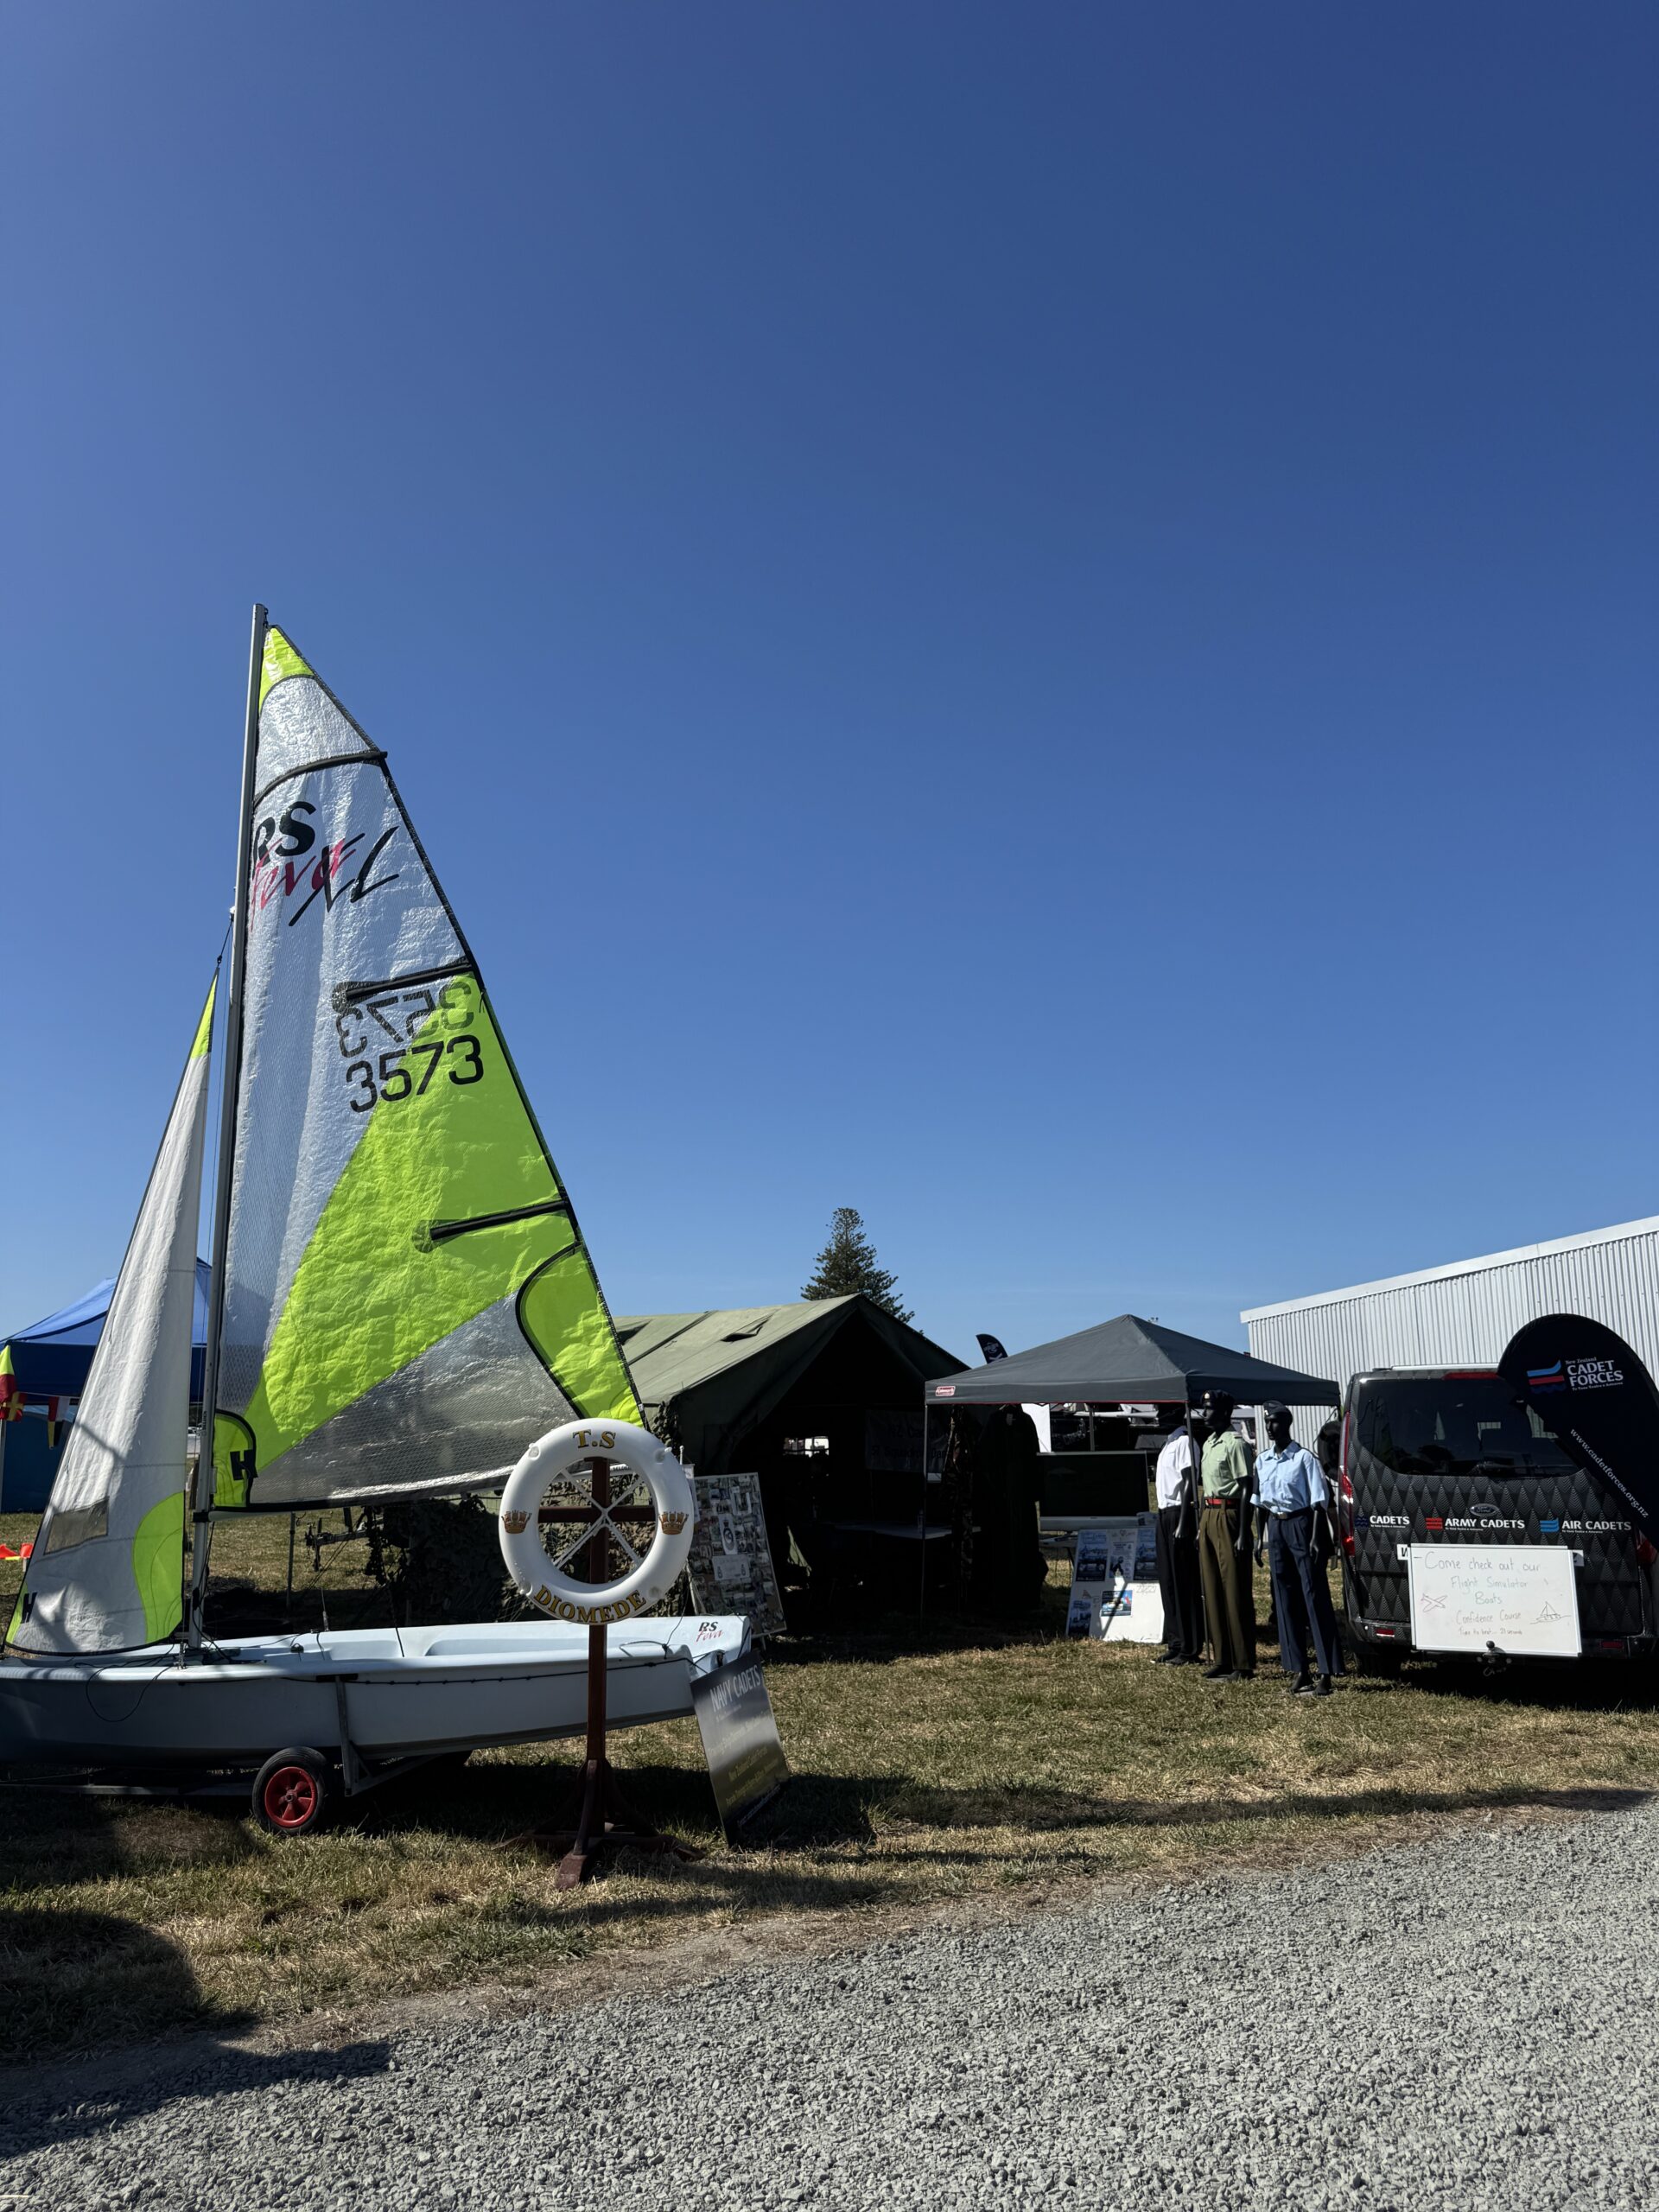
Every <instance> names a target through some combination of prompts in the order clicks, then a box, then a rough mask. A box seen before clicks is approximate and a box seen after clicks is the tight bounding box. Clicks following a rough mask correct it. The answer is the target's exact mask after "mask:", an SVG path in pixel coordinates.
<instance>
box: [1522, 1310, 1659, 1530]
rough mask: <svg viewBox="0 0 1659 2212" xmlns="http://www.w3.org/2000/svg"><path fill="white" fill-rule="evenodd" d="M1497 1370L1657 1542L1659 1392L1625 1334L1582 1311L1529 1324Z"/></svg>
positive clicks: (1556, 1438) (1555, 1436) (1524, 1404)
mask: <svg viewBox="0 0 1659 2212" xmlns="http://www.w3.org/2000/svg"><path fill="white" fill-rule="evenodd" d="M1497 1366H1498V1372H1499V1373H1500V1374H1501V1375H1502V1376H1503V1380H1504V1381H1505V1382H1506V1383H1508V1384H1509V1385H1510V1388H1511V1389H1513V1390H1514V1392H1515V1395H1516V1401H1517V1402H1518V1403H1520V1404H1522V1405H1523V1406H1526V1407H1528V1408H1529V1409H1530V1410H1531V1411H1532V1412H1533V1413H1535V1414H1536V1415H1537V1416H1538V1418H1539V1420H1540V1421H1542V1423H1543V1425H1544V1427H1546V1428H1547V1429H1548V1431H1549V1433H1550V1434H1551V1435H1552V1436H1553V1437H1554V1439H1555V1440H1556V1442H1557V1443H1558V1444H1560V1446H1562V1447H1563V1448H1564V1449H1565V1450H1566V1451H1567V1452H1570V1453H1571V1454H1572V1456H1573V1459H1576V1460H1577V1461H1578V1463H1579V1465H1580V1466H1581V1467H1582V1468H1583V1469H1584V1471H1585V1472H1586V1474H1587V1475H1589V1476H1591V1477H1592V1478H1593V1479H1594V1480H1595V1481H1597V1482H1599V1483H1601V1484H1604V1485H1605V1487H1606V1488H1607V1489H1608V1490H1611V1491H1614V1492H1615V1493H1616V1494H1617V1495H1618V1497H1619V1499H1620V1500H1621V1502H1622V1503H1624V1505H1625V1506H1627V1507H1628V1508H1629V1510H1630V1518H1631V1520H1632V1521H1633V1522H1635V1524H1636V1526H1637V1528H1638V1529H1641V1531H1642V1533H1643V1535H1645V1536H1646V1537H1647V1538H1648V1540H1649V1542H1650V1543H1654V1544H1659V1390H1656V1389H1654V1387H1653V1377H1652V1376H1650V1375H1649V1373H1648V1370H1647V1369H1646V1368H1645V1367H1643V1364H1642V1362H1641V1361H1640V1359H1639V1358H1637V1355H1636V1354H1635V1352H1633V1351H1631V1350H1630V1346H1629V1344H1626V1343H1625V1341H1624V1338H1623V1337H1617V1336H1615V1335H1614V1334H1613V1332H1612V1331H1611V1329H1609V1328H1605V1327H1604V1326H1603V1325H1602V1324H1601V1323H1600V1322H1599V1321H1591V1320H1588V1319H1586V1317H1585V1316H1584V1315H1583V1314H1582V1313H1550V1314H1547V1315H1546V1316H1545V1317H1544V1319H1542V1320H1541V1321H1529V1322H1528V1323H1527V1325H1526V1326H1525V1328H1523V1329H1521V1330H1518V1331H1517V1332H1516V1334H1515V1336H1513V1337H1512V1338H1510V1346H1509V1349H1508V1351H1506V1352H1505V1353H1504V1355H1503V1358H1502V1359H1500V1360H1499V1362H1498V1363H1497Z"/></svg>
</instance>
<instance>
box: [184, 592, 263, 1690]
mask: <svg viewBox="0 0 1659 2212" xmlns="http://www.w3.org/2000/svg"><path fill="white" fill-rule="evenodd" d="M269 627H270V616H269V615H268V614H267V613H266V611H265V609H264V607H255V608H254V610H253V626H252V629H251V633H250V636H249V639H248V703H247V716H246V719H245V722H244V724H243V729H242V798H241V805H240V810H239V811H238V815H237V822H236V894H235V903H234V904H233V905H232V908H231V972H230V978H229V984H228V988H227V989H226V997H225V1027H224V1031H223V1034H222V1043H223V1051H224V1055H225V1066H224V1071H223V1076H222V1078H221V1082H220V1087H219V1155H218V1158H217V1160H216V1161H215V1163H214V1177H213V1272H212V1274H211V1275H210V1276H209V1278H208V1283H207V1347H206V1351H205V1353H204V1356H203V1359H202V1365H201V1428H200V1437H201V1446H200V1451H199V1452H197V1454H196V1483H195V1496H194V1499H193V1501H192V1510H191V1515H190V1592H189V1599H188V1603H187V1605H186V1606H185V1609H184V1629H185V1639H186V1643H187V1645H188V1649H190V1650H192V1651H197V1652H199V1651H200V1649H201V1616H202V1608H203V1601H204V1599H205V1598H206V1595H207V1553H208V1548H209V1546H210V1545H211V1543H212V1541H213V1489H214V1481H215V1474H216V1468H215V1460H214V1452H213V1432H214V1429H215V1427H216V1426H217V1424H216V1422H215V1421H214V1413H215V1410H216V1408H217V1406H218V1402H219V1332H220V1330H221V1329H222V1327H223V1325H224V1321H225V1258H226V1247H227V1245H228V1244H229V1242H230V1233H231V1173H232V1168H233V1166H235V1154H236V1099H237V1090H238V1083H239V1080H240V1077H241V1073H242V986H243V978H244V976H245V971H246V969H247V963H248V879H249V877H250V875H251V873H252V858H253V852H252V838H251V834H250V833H251V827H252V816H253V792H254V778H255V773H256V770H257V760H258V753H259V678H260V674H261V671H262V669H263V667H264V658H265V632H266V630H267V629H268V628H269Z"/></svg>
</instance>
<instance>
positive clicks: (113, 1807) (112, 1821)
mask: <svg viewBox="0 0 1659 2212" xmlns="http://www.w3.org/2000/svg"><path fill="white" fill-rule="evenodd" d="M226 1809H227V1808H226V1807H224V1806H221V1805H219V1804H214V1805H213V1806H212V1807H211V1808H196V1807H192V1806H187V1805H185V1804H183V1803H180V1802H175V1801H171V1800H166V1799H150V1800H146V1799H134V1798H126V1797H119V1796H100V1795H96V1794H91V1793H82V1792H79V1791H73V1790H63V1789H51V1788H48V1787H42V1786H41V1785H40V1784H38V1783H15V1784H12V1785H10V1786H9V1787H7V1788H6V1789H3V1790H0V1869H3V1874H0V1895H3V1893H4V1892H7V1891H9V1892H10V1894H11V1895H12V1896H13V1897H16V1896H17V1895H18V1893H19V1892H22V1893H24V1894H27V1893H29V1892H30V1891H37V1890H60V1889H67V1888H73V1887H74V1886H76V1885H79V1884H81V1883H86V1882H102V1881H107V1880H109V1879H111V1878H113V1877H118V1876H120V1875H123V1874H130V1873H137V1872H141V1871H143V1870H144V1869H146V1868H149V1867H150V1866H154V1864H155V1862H156V1859H157V1857H158V1856H161V1857H163V1858H165V1859H169V1860H170V1861H172V1862H173V1863H174V1864H175V1865H179V1866H226V1867H228V1866H234V1865H235V1864H236V1863H237V1862H238V1860H240V1859H247V1858H249V1857H251V1855H252V1854H253V1853H254V1852H255V1851H256V1850H257V1848H258V1846H257V1843H256V1840H255V1838H254V1835H253V1832H252V1830H251V1828H250V1827H249V1826H248V1824H247V1822H246V1821H244V1820H226V1818H225V1817H224V1812H225V1810H226ZM229 1809H232V1810H234V1811H236V1812H238V1813H240V1812H245V1810H246V1801H245V1800H238V1801H237V1802H235V1804H234V1805H233V1806H232V1807H231V1808H229ZM0 1970H3V1961H0Z"/></svg>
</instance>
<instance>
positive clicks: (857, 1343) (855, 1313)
mask: <svg viewBox="0 0 1659 2212" xmlns="http://www.w3.org/2000/svg"><path fill="white" fill-rule="evenodd" d="M616 1331H617V1334H618V1336H619V1337H620V1338H621V1340H622V1348H623V1350H624V1351H625V1352H626V1355H627V1361H628V1365H629V1367H630V1369H631V1370H632V1375H633V1383H634V1389H635V1390H636V1391H637V1393H638V1394H639V1402H640V1403H641V1404H642V1405H643V1406H644V1408H645V1417H646V1419H647V1420H648V1421H652V1423H653V1424H657V1423H658V1422H660V1421H662V1419H663V1418H664V1416H666V1417H667V1420H668V1421H669V1422H670V1423H671V1426H672V1429H673V1432H674V1434H675V1438H676V1440H677V1443H678V1445H679V1447H680V1449H681V1451H682V1452H683V1453H684V1455H685V1457H686V1458H687V1459H689V1460H690V1461H691V1462H692V1463H693V1465H695V1466H696V1471H697V1472H698V1473H699V1474H706V1475H717V1474H725V1473H728V1472H729V1471H733V1470H734V1469H738V1470H742V1471H750V1470H752V1469H753V1467H754V1466H755V1465H756V1461H755V1457H754V1452H755V1448H756V1447H757V1446H760V1445H762V1444H764V1443H765V1442H766V1440H767V1439H768V1437H769V1436H770V1435H773V1434H775V1435H790V1436H795V1437H801V1436H810V1435H814V1434H823V1433H825V1431H824V1430H823V1427H821V1426H820V1425H818V1417H819V1416H826V1417H827V1416H829V1415H835V1416H836V1417H838V1419H839V1420H840V1421H845V1420H846V1419H847V1418H848V1417H849V1416H854V1415H857V1416H862V1415H865V1414H869V1413H872V1412H874V1413H883V1414H885V1413H905V1414H912V1413H913V1412H914V1411H915V1409H916V1407H917V1405H918V1402H919V1401H920V1398H921V1386H922V1385H923V1384H925V1383H931V1381H932V1380H933V1378H934V1377H935V1376H940V1375H949V1374H950V1373H952V1372H953V1371H954V1370H956V1369H957V1366H958V1365H959V1362H958V1361H957V1360H956V1359H955V1358H953V1357H952V1356H951V1354H950V1353H949V1352H948V1351H945V1350H944V1347H943V1345H940V1344H934V1343H933V1342H932V1341H931V1338H927V1337H925V1336H924V1335H923V1334H922V1332H921V1331H920V1330H919V1329H912V1328H911V1327H910V1326H909V1325H908V1324H907V1323H906V1322H904V1321H895V1320H894V1319H893V1316H892V1315H891V1314H890V1313H883V1311H882V1310H881V1308H880V1306H877V1305H875V1304H874V1302H873V1301H872V1300H870V1299H868V1298H866V1297H865V1296H864V1294H862V1292H860V1291H855V1292H853V1293H852V1294H849V1296H847V1297H845V1298H823V1299H816V1300H800V1301H798V1303H796V1304H794V1305H790V1306H728V1307H726V1308H724V1309H723V1310H721V1311H720V1312H715V1313H643V1314H632V1315H622V1316H620V1317H619V1318H618V1320H617V1324H616ZM809 1414H810V1415H811V1416H812V1417H813V1418H812V1419H811V1420H809V1419H808V1418H807V1417H808V1415H809ZM791 1423H793V1424H794V1426H793V1427H791ZM919 1448H920V1436H919V1430H918V1452H919ZM849 1456H850V1455H849ZM920 1464H921V1463H920V1460H919V1459H918V1461H917V1471H918V1473H919V1471H920Z"/></svg>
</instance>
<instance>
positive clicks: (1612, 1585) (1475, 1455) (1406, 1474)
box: [1348, 1370, 1653, 1648]
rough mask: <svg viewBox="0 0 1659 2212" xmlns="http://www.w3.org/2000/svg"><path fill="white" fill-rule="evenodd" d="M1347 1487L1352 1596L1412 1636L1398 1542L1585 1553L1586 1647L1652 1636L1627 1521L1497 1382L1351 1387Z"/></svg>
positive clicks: (1376, 1380) (1466, 1378) (1581, 1579)
mask: <svg viewBox="0 0 1659 2212" xmlns="http://www.w3.org/2000/svg"><path fill="white" fill-rule="evenodd" d="M1352 1422H1353V1427H1352V1432H1351V1452H1350V1465H1349V1468H1348V1477H1349V1480H1350V1482H1351V1484H1352V1487H1353V1504H1352V1508H1351V1514H1352V1534H1353V1540H1354V1545H1353V1552H1352V1555H1351V1562H1350V1563H1351V1571H1352V1574H1353V1577H1354V1580H1355V1582H1356V1584H1357V1590H1356V1596H1357V1599H1358V1600H1359V1603H1360V1609H1361V1611H1362V1612H1363V1616H1364V1618H1366V1619H1367V1620H1372V1621H1379V1622H1383V1623H1385V1624H1392V1625H1397V1626H1398V1627H1399V1628H1400V1629H1401V1630H1402V1632H1408V1630H1409V1624H1410V1618H1411V1606H1410V1599H1409V1593H1408V1585H1407V1578H1406V1567H1405V1561H1404V1560H1403V1559H1402V1558H1401V1557H1400V1555H1399V1554H1400V1548H1401V1547H1402V1545H1405V1544H1413V1543H1415V1544H1425V1543H1429V1544H1432V1543H1452V1544H1455V1543H1463V1544H1490V1543H1510V1544H1560V1545H1565V1546H1567V1548H1570V1549H1571V1550H1573V1551H1574V1552H1575V1553H1577V1554H1580V1561H1581V1564H1580V1567H1579V1573H1578V1591H1579V1623H1580V1630H1581V1631H1582V1633H1583V1637H1584V1641H1585V1644H1586V1648H1593V1646H1594V1645H1595V1644H1596V1643H1602V1644H1604V1645H1605V1644H1607V1643H1611V1642H1612V1641H1614V1640H1616V1639H1617V1640H1619V1641H1622V1640H1624V1639H1625V1638H1628V1637H1641V1636H1645V1635H1648V1634H1650V1633H1651V1631H1652V1626H1653V1619H1652V1605H1651V1600H1650V1596H1649V1584H1648V1575H1647V1571H1646V1569H1645V1567H1643V1563H1642V1561H1641V1560H1640V1558H1639V1556H1638V1554H1637V1541H1636V1536H1635V1532H1634V1531H1633V1530H1632V1529H1631V1527H1630V1522H1629V1521H1628V1520H1627V1519H1626V1518H1625V1517H1624V1516H1622V1515H1620V1514H1619V1513H1618V1512H1617V1511H1616V1510H1614V1509H1613V1507H1612V1506H1611V1505H1610V1503H1609V1502H1608V1500H1607V1498H1606V1497H1605V1495H1604V1494H1603V1492H1602V1491H1600V1490H1599V1488H1598V1486H1597V1485H1596V1484H1594V1483H1593V1482H1592V1480H1591V1478H1589V1476H1587V1475H1586V1473H1585V1472H1584V1471H1583V1470H1582V1468H1580V1466H1578V1465H1577V1464H1576V1463H1575V1462H1574V1461H1573V1460H1572V1459H1569V1458H1568V1456H1567V1453H1566V1452H1564V1451H1563V1450H1562V1449H1561V1447H1560V1445H1559V1444H1557V1443H1556V1442H1555V1440H1554V1438H1553V1437H1551V1436H1550V1435H1549V1434H1548V1432H1547V1431H1546V1430H1545V1429H1544V1428H1543V1426H1542V1424H1541V1422H1540V1421H1538V1419H1537V1416H1536V1415H1535V1414H1533V1413H1532V1412H1531V1411H1530V1409H1529V1408H1527V1407H1525V1406H1519V1405H1517V1404H1516V1402H1515V1397H1514V1393H1513V1392H1512V1391H1511V1390H1510V1387H1509V1385H1508V1384H1507V1383H1504V1382H1503V1379H1502V1377H1501V1376H1497V1375H1496V1374H1491V1373H1488V1372H1485V1371H1481V1372H1470V1371H1457V1370H1448V1371H1446V1372H1444V1373H1439V1374H1428V1375H1423V1374H1415V1375H1393V1376H1367V1377H1363V1378H1362V1379H1361V1380H1360V1381H1358V1382H1357V1383H1356V1384H1355V1390H1354V1402H1353V1407H1352Z"/></svg>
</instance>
